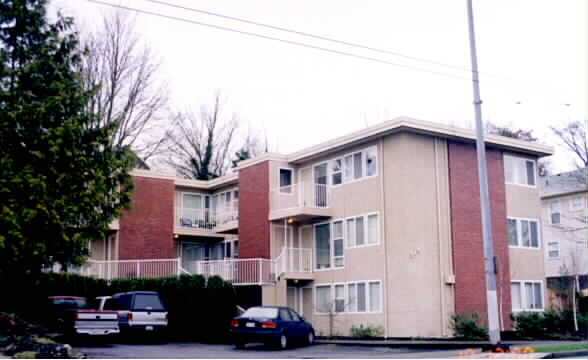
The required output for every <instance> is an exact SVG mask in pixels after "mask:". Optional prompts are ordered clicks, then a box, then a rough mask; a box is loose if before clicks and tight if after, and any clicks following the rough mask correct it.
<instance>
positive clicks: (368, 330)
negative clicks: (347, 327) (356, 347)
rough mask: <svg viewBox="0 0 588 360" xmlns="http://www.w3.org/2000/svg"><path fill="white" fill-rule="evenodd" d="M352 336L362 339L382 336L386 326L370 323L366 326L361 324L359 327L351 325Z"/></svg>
mask: <svg viewBox="0 0 588 360" xmlns="http://www.w3.org/2000/svg"><path fill="white" fill-rule="evenodd" d="M351 336H352V337H354V338H360V339H366V338H377V337H382V336H384V328H383V327H382V326H381V325H378V326H371V325H368V326H365V327H364V326H363V325H359V327H355V326H351Z"/></svg>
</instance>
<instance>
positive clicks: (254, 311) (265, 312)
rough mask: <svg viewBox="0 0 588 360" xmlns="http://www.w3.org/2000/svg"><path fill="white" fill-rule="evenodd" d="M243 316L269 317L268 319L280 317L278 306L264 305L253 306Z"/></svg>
mask: <svg viewBox="0 0 588 360" xmlns="http://www.w3.org/2000/svg"><path fill="white" fill-rule="evenodd" d="M241 316H243V317H251V318H268V319H275V318H277V317H278V309H276V308H263V307H252V308H249V309H247V310H246V311H245V312H244V313H243V315H241Z"/></svg>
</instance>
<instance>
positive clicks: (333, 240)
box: [331, 219, 345, 269]
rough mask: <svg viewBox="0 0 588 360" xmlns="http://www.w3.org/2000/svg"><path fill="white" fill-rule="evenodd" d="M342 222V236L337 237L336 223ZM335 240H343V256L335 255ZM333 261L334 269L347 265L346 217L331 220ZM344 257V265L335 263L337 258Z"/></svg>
mask: <svg viewBox="0 0 588 360" xmlns="http://www.w3.org/2000/svg"><path fill="white" fill-rule="evenodd" d="M337 222H340V223H341V237H339V238H336V237H335V223H337ZM335 240H341V242H342V244H343V255H341V256H335ZM331 248H332V251H331V261H332V265H333V266H332V268H333V269H342V268H344V267H345V219H335V220H333V221H331ZM339 258H340V259H343V265H341V266H336V265H335V260H336V259H339Z"/></svg>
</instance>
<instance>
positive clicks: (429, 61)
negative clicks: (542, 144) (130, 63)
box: [143, 0, 471, 72]
mask: <svg viewBox="0 0 588 360" xmlns="http://www.w3.org/2000/svg"><path fill="white" fill-rule="evenodd" d="M143 1H145V2H149V3H154V4H158V5H163V6H168V7H171V8H176V9H181V10H186V11H191V12H196V13H200V14H205V15H210V16H215V17H219V18H222V19H227V20H233V21H238V22H242V23H245V24H250V25H255V26H260V27H264V28H268V29H272V30H278V31H284V32H288V33H292V34H296V35H300V36H306V37H310V38H314V39H319V40H323V41H328V42H332V43H336V44H341V45H346V46H351V47H356V48H360V49H365V50H370V51H375V52H379V53H383V54H388V55H394V56H398V57H402V58H405V59H409V60H413V61H419V62H424V63H429V64H433V65H438V66H443V67H446V68H450V69H455V70H460V71H467V72H470V71H471V69H468V68H465V67H461V66H457V65H451V64H446V63H442V62H438V61H434V60H430V59H425V58H420V57H416V56H410V55H405V54H402V53H399V52H395V51H391V50H386V49H379V48H375V47H372V46H366V45H362V44H358V43H353V42H349V41H344V40H338V39H333V38H329V37H326V36H321V35H315V34H310V33H307V32H302V31H298V30H294V29H288V28H284V27H280V26H275V25H269V24H264V23H260V22H257V21H253V20H247V19H243V18H238V17H234V16H229V15H224V14H220V13H216V12H212V11H207V10H202V9H196V8H190V7H186V6H182V5H176V4H170V3H168V2H165V1H158V0H143Z"/></svg>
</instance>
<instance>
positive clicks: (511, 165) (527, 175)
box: [504, 155, 536, 186]
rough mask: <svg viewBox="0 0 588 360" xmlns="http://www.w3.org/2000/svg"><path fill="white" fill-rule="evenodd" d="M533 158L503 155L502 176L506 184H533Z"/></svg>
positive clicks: (534, 179)
mask: <svg viewBox="0 0 588 360" xmlns="http://www.w3.org/2000/svg"><path fill="white" fill-rule="evenodd" d="M535 168H536V166H535V160H530V159H526V158H521V157H516V156H511V155H504V177H505V180H506V183H507V184H517V185H527V186H535V182H536V169H535Z"/></svg>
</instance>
